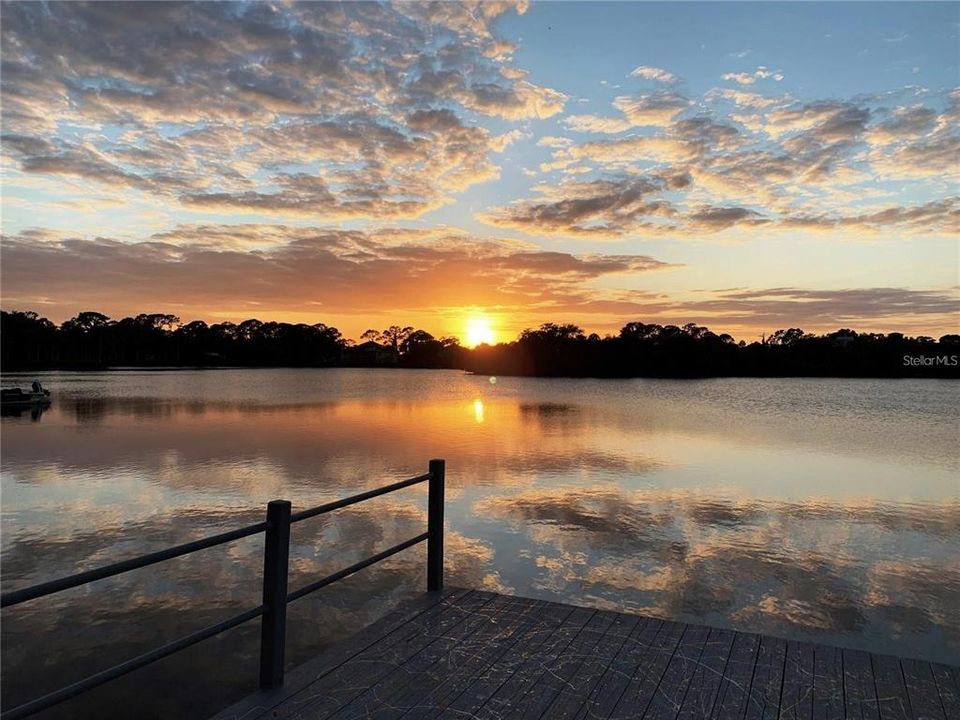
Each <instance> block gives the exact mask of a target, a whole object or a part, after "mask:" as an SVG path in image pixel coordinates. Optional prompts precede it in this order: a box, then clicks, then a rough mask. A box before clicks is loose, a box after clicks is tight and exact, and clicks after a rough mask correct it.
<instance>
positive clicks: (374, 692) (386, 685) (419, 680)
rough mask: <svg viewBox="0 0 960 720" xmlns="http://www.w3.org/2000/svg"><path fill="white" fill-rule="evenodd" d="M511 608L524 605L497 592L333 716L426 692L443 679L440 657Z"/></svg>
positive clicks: (363, 714)
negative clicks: (412, 691)
mask: <svg viewBox="0 0 960 720" xmlns="http://www.w3.org/2000/svg"><path fill="white" fill-rule="evenodd" d="M511 607H522V604H519V603H515V602H514V601H513V599H512V598H509V597H506V596H503V595H497V596H496V597H495V598H494V599H493V600H492V601H491V602H489V603H486V604H485V605H483V606H482V607H480V608H479V609H478V610H476V611H474V613H473V614H472V615H471V616H470V617H469V618H467V620H466V621H465V622H463V623H460V624H459V625H457V626H455V627H453V628H452V629H450V630H449V631H447V632H446V633H445V634H444V635H443V636H442V637H440V638H439V639H437V640H436V641H435V642H432V643H430V644H429V645H427V646H426V647H424V648H423V649H422V650H421V651H420V652H418V653H417V654H416V655H414V656H413V657H412V658H410V659H409V660H408V661H407V662H406V663H405V664H403V665H400V666H399V667H397V668H396V669H395V670H394V671H393V672H391V673H389V674H387V675H386V676H385V677H383V678H381V680H380V681H379V682H378V683H377V684H376V685H374V686H372V687H370V688H369V689H368V690H366V691H365V692H363V693H361V694H360V695H358V696H357V697H355V698H354V699H353V700H351V701H350V702H349V703H347V704H346V705H344V706H343V707H341V708H340V709H339V710H337V711H336V712H335V713H333V715H331V716H330V717H334V718H352V717H358V718H367V717H371V716H372V715H373V714H375V713H376V712H377V710H379V709H380V708H381V707H383V706H387V707H392V706H395V700H394V698H396V697H397V696H398V695H400V694H401V693H403V692H404V691H405V690H407V689H408V688H411V687H412V688H417V689H418V691H420V692H421V693H426V692H427V690H428V689H429V688H430V687H432V686H434V685H436V684H438V683H439V682H441V678H442V676H443V671H442V670H443V669H442V668H438V667H437V664H438V663H439V661H440V660H441V658H443V657H445V656H448V655H449V653H450V651H451V650H452V649H453V647H454V646H455V645H457V644H458V643H460V642H462V641H463V640H464V639H465V638H469V637H470V636H472V635H473V634H474V633H475V632H477V631H478V630H479V629H480V628H481V627H483V626H484V625H494V626H495V625H496V624H497V618H498V616H500V615H501V613H504V612H509V609H510V608H511ZM438 670H439V672H438Z"/></svg>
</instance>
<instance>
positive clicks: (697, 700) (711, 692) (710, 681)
mask: <svg viewBox="0 0 960 720" xmlns="http://www.w3.org/2000/svg"><path fill="white" fill-rule="evenodd" d="M735 636H736V635H735V633H734V632H733V631H732V630H719V629H717V628H711V629H710V634H709V636H708V637H707V643H706V645H705V646H704V648H703V654H702V655H701V656H700V663H699V665H698V667H697V669H696V671H695V672H694V674H693V677H692V678H691V680H690V687H689V689H688V690H687V695H686V697H685V698H684V699H683V705H682V706H681V707H680V712H679V713H678V714H677V720H701V718H706V717H710V714H711V713H712V712H713V706H714V705H715V704H716V702H717V695H718V693H719V690H720V681H721V679H722V678H723V676H724V670H725V668H726V667H727V661H728V659H729V658H730V651H731V650H732V649H733V640H734V638H735ZM741 714H742V713H741Z"/></svg>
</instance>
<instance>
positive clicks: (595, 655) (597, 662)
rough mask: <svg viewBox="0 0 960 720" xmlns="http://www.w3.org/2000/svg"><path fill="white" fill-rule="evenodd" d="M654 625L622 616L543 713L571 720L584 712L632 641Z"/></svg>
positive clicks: (559, 719) (617, 617) (560, 719)
mask: <svg viewBox="0 0 960 720" xmlns="http://www.w3.org/2000/svg"><path fill="white" fill-rule="evenodd" d="M648 622H650V621H649V620H648V619H647V618H641V617H639V616H636V615H621V614H618V615H617V616H616V617H615V618H614V620H613V622H612V623H611V624H610V627H609V629H608V630H607V632H606V633H604V635H603V637H602V638H601V639H600V641H599V642H598V643H597V644H596V645H595V646H594V647H593V649H592V650H591V651H590V652H589V654H588V655H587V657H586V658H585V659H584V661H583V664H582V665H581V666H580V668H579V669H578V670H577V673H576V675H574V677H573V678H571V679H570V680H569V681H568V683H567V684H566V685H565V686H564V688H563V690H561V691H560V694H559V695H558V696H557V698H556V699H555V700H554V701H553V702H552V703H551V704H550V705H549V706H548V707H547V710H546V711H545V712H544V713H543V716H542V717H544V718H550V719H551V720H570V718H574V717H576V716H577V714H578V713H579V712H580V709H581V707H582V706H583V705H584V704H585V703H586V701H587V700H588V699H589V698H592V697H593V696H594V695H595V693H596V692H598V690H597V688H598V686H599V685H600V683H601V681H602V679H603V678H604V677H605V674H606V673H607V672H608V671H609V668H610V666H611V665H612V664H613V662H614V660H615V659H616V658H617V656H618V655H619V654H620V653H621V652H623V651H624V647H625V645H626V643H627V641H628V640H629V638H630V637H631V636H632V635H633V634H634V633H635V632H637V633H639V632H641V631H642V629H643V626H644V625H646V624H647V623H648Z"/></svg>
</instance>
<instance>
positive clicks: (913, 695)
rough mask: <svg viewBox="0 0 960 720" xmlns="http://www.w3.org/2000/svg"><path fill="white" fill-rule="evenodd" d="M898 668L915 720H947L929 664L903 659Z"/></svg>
mask: <svg viewBox="0 0 960 720" xmlns="http://www.w3.org/2000/svg"><path fill="white" fill-rule="evenodd" d="M900 667H901V669H902V670H903V680H904V684H905V685H906V687H907V697H908V698H909V700H910V709H911V711H912V713H913V716H914V717H915V718H916V720H947V716H946V715H945V713H944V711H943V705H942V704H941V702H940V693H939V692H938V691H937V682H936V680H934V678H933V670H932V669H931V667H930V663H926V662H923V661H922V660H909V659H903V660H901V661H900Z"/></svg>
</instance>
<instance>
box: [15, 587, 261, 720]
mask: <svg viewBox="0 0 960 720" xmlns="http://www.w3.org/2000/svg"><path fill="white" fill-rule="evenodd" d="M266 610H267V607H266V606H265V605H260V606H259V607H256V608H253V609H252V610H247V611H246V612H243V613H240V614H239V615H236V616H234V617H232V618H230V619H229V620H224V621H223V622H220V623H217V624H216V625H211V626H210V627H207V628H204V629H203V630H198V631H197V632H194V633H191V634H190V635H186V636H185V637H182V638H180V639H179V640H174V641H173V642H171V643H167V644H166V645H163V646H162V647H159V648H157V649H156V650H151V651H150V652H148V653H144V654H143V655H139V656H138V657H135V658H133V659H131V660H127V661H126V662H123V663H120V664H119V665H114V666H113V667H112V668H108V669H106V670H103V671H101V672H98V673H97V674H96V675H91V676H90V677H88V678H85V679H83V680H80V681H79V682H75V683H74V684H73V685H68V686H67V687H65V688H63V689H61V690H57V691H55V692H52V693H50V694H49V695H44V696H43V697H39V698H37V699H36V700H31V701H30V702H28V703H24V704H23V705H20V706H18V707H15V708H13V709H12V710H9V711H8V712H5V713H3V714H2V715H0V720H19V718H24V717H27V716H28V715H32V714H33V713H36V712H40V711H41V710H46V709H47V708H49V707H52V706H54V705H56V704H57V703H61V702H63V701H64V700H69V699H70V698H72V697H75V696H77V695H79V694H80V693H84V692H86V691H87V690H92V689H93V688H95V687H97V686H98V685H103V684H104V683H105V682H109V681H110V680H114V679H116V678H118V677H120V676H121V675H126V674H127V673H130V672H133V671H134V670H138V669H139V668H142V667H143V666H144V665H149V664H150V663H152V662H155V661H157V660H160V659H162V658H165V657H167V656H168V655H172V654H173V653H175V652H179V651H180V650H184V649H186V648H188V647H190V646H191V645H196V644H197V643H198V642H200V641H202V640H206V639H207V638H211V637H213V636H214V635H219V634H220V633H222V632H224V631H225V630H229V629H231V628H234V627H236V626H237V625H241V624H242V623H245V622H247V621H248V620H253V618H255V617H258V616H260V615H263V614H264V613H265V612H266Z"/></svg>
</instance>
